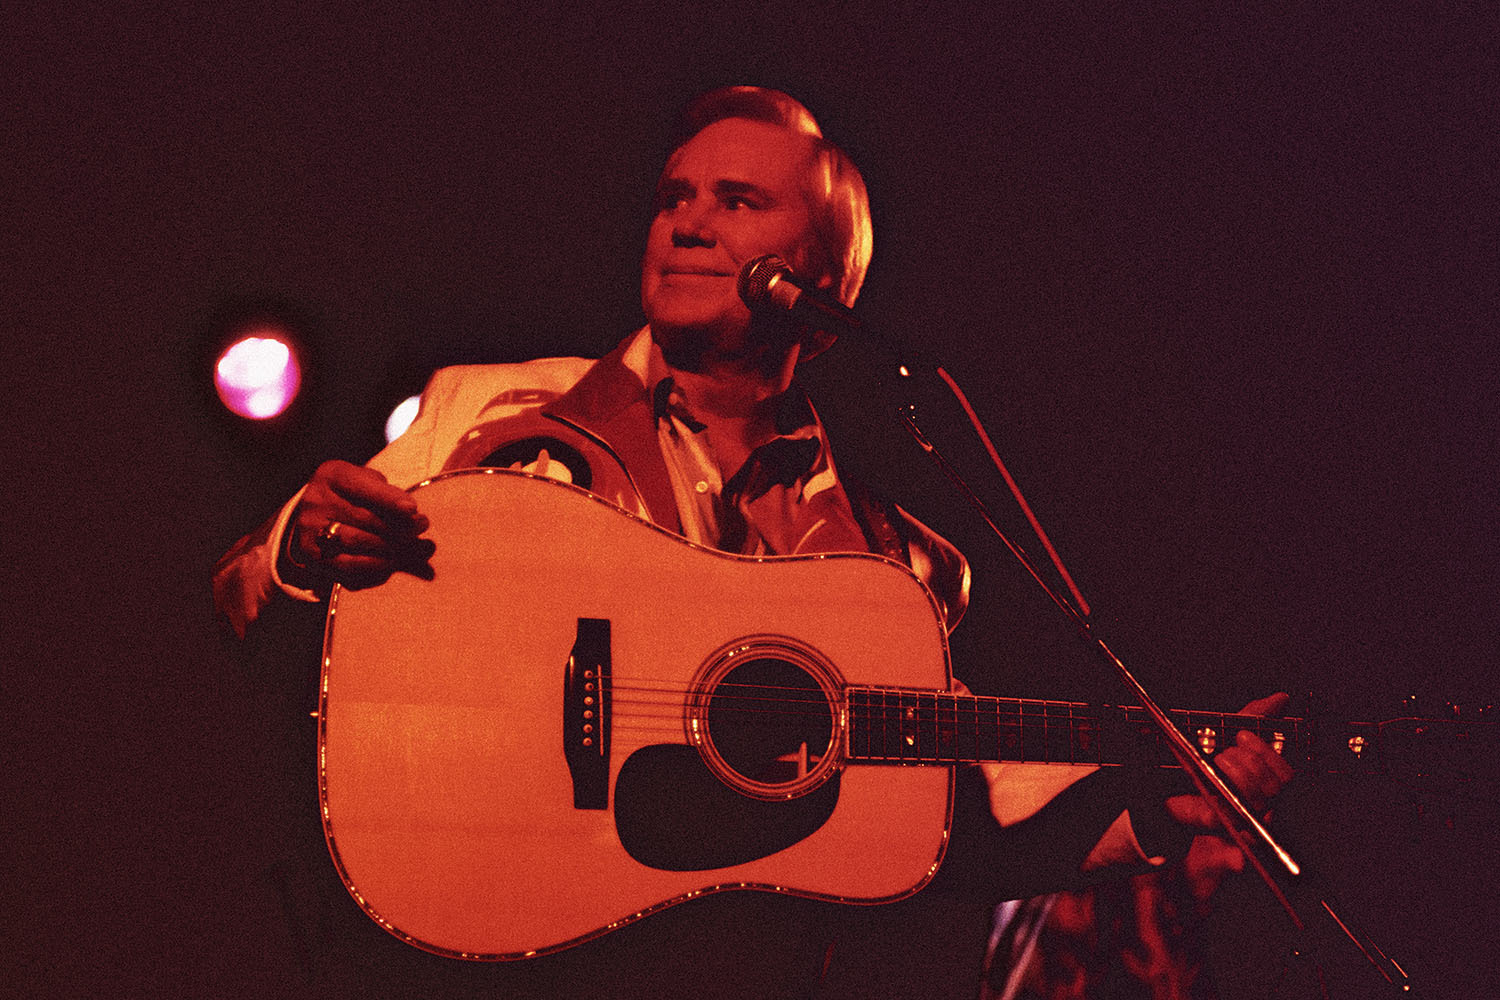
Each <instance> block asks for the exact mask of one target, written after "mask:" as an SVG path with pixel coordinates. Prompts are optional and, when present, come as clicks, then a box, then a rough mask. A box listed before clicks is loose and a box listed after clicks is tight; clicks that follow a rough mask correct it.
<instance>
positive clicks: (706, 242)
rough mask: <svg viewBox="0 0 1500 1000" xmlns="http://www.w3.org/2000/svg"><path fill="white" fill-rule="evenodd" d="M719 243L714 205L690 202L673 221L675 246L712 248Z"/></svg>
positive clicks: (673, 241)
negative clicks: (715, 226) (715, 225)
mask: <svg viewBox="0 0 1500 1000" xmlns="http://www.w3.org/2000/svg"><path fill="white" fill-rule="evenodd" d="M717 242H718V233H717V232H716V230H715V228H714V219H713V206H712V205H708V204H702V203H699V202H689V203H688V204H686V205H684V206H682V208H681V209H680V210H678V212H677V214H676V217H675V218H674V219H673V220H672V245H673V246H676V247H711V246H713V245H714V244H715V243H717Z"/></svg>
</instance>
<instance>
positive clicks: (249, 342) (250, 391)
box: [214, 326, 302, 420]
mask: <svg viewBox="0 0 1500 1000" xmlns="http://www.w3.org/2000/svg"><path fill="white" fill-rule="evenodd" d="M301 384H302V367H301V365H300V364H299V363H298V361H297V352H296V350H295V349H294V348H293V346H292V340H291V337H290V336H289V335H288V334H287V333H286V331H285V330H282V329H280V328H278V327H270V326H266V327H258V328H255V329H251V330H247V331H245V333H244V334H243V335H241V336H240V337H239V338H237V339H236V340H235V342H234V343H233V344H231V345H230V346H229V347H228V348H227V349H226V350H225V351H224V353H223V354H221V355H220V356H219V360H218V363H217V364H215V365H214V388H215V389H216V390H218V393H219V399H220V401H222V402H223V404H224V405H225V406H227V407H228V408H229V409H230V410H231V411H232V412H234V413H237V414H239V415H240V416H242V417H248V418H249V419H251V420H268V419H270V418H271V417H274V416H277V415H278V414H280V413H282V412H283V411H284V410H286V408H287V407H288V406H290V405H291V403H292V400H293V399H295V398H296V397H297V390H298V389H299V388H300V387H301Z"/></svg>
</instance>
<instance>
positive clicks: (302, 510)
mask: <svg viewBox="0 0 1500 1000" xmlns="http://www.w3.org/2000/svg"><path fill="white" fill-rule="evenodd" d="M427 528H428V522H427V518H426V517H424V516H423V515H422V514H421V513H420V512H419V511H418V510H417V503H416V501H415V500H414V499H412V496H411V494H410V493H407V492H406V491H405V490H402V489H399V488H397V487H395V486H392V485H391V484H390V483H388V482H386V479H385V476H383V475H381V474H380V473H378V472H376V471H375V470H374V469H369V468H366V467H364V466H361V465H353V464H351V463H349V462H340V461H329V462H324V463H323V464H322V465H320V466H318V469H317V471H316V472H315V473H313V477H312V479H310V480H309V481H308V483H307V488H306V490H305V491H304V492H303V494H302V499H301V500H300V501H299V502H298V504H297V507H296V509H295V510H294V511H293V512H292V517H291V520H290V521H289V522H288V523H287V528H286V537H285V539H284V544H283V545H282V549H281V553H280V561H279V563H278V564H277V569H278V571H279V572H280V574H281V577H282V579H283V580H286V581H287V582H288V583H291V584H293V585H294V586H309V587H310V586H314V585H316V584H318V583H339V584H342V585H344V586H346V587H351V588H359V587H369V586H373V585H375V584H378V583H383V582H384V581H385V580H387V579H389V578H390V576H391V574H392V573H395V572H396V571H397V570H406V571H408V572H413V573H417V574H419V575H426V573H425V571H427V570H428V567H427V560H428V559H429V558H431V556H432V553H433V551H434V549H435V546H434V545H433V543H432V542H431V541H429V540H428V539H425V538H422V537H420V536H421V534H422V532H424V531H426V530H427Z"/></svg>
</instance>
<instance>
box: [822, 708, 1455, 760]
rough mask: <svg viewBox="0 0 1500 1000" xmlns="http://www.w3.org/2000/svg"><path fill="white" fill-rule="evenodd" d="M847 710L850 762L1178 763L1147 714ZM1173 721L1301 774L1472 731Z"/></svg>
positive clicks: (1408, 722) (1199, 738)
mask: <svg viewBox="0 0 1500 1000" xmlns="http://www.w3.org/2000/svg"><path fill="white" fill-rule="evenodd" d="M847 705H848V710H849V743H848V747H847V751H848V756H849V759H850V760H851V761H859V762H867V763H890V764H949V763H978V762H981V761H1027V762H1035V763H1047V764H1087V765H1093V766H1110V765H1120V764H1124V763H1127V762H1136V763H1147V764H1160V765H1163V766H1175V765H1176V760H1175V758H1173V757H1172V755H1171V752H1170V751H1169V750H1168V748H1167V743H1166V739H1165V737H1164V736H1163V735H1162V734H1161V733H1160V731H1159V730H1158V729H1157V727H1156V725H1155V723H1153V722H1152V720H1151V718H1150V716H1149V715H1148V713H1147V712H1146V710H1145V709H1143V708H1137V707H1129V706H1112V705H1104V706H1092V705H1088V704H1084V703H1082V702H1067V701H1029V700H1024V699H1017V698H994V697H984V696H977V695H958V694H938V693H933V692H926V691H909V690H900V689H892V688H850V689H848V691H847ZM1168 714H1169V715H1170V716H1171V718H1172V720H1173V722H1174V723H1175V724H1176V725H1177V727H1178V729H1180V730H1181V731H1182V733H1183V734H1184V735H1185V736H1187V737H1188V739H1189V741H1190V742H1191V743H1193V745H1194V746H1196V747H1197V748H1198V750H1199V751H1200V752H1201V753H1203V754H1204V755H1212V754H1213V753H1214V752H1215V751H1217V750H1221V749H1224V748H1225V747H1229V746H1232V745H1233V744H1234V740H1235V734H1236V733H1237V732H1239V731H1240V730H1248V731H1250V732H1252V733H1254V734H1256V735H1257V736H1259V737H1260V738H1261V739H1262V740H1264V741H1265V742H1266V743H1267V744H1269V745H1270V746H1271V747H1272V748H1273V749H1275V751H1276V752H1277V753H1279V754H1281V755H1282V756H1284V757H1286V758H1287V759H1288V760H1289V761H1291V762H1292V763H1293V765H1294V766H1307V765H1317V766H1318V767H1319V768H1320V769H1324V770H1329V771H1345V770H1348V771H1353V770H1368V769H1370V768H1371V767H1372V766H1373V762H1375V761H1377V760H1381V759H1383V758H1388V757H1390V756H1391V753H1390V752H1389V751H1391V750H1392V749H1393V748H1394V749H1397V750H1409V749H1411V747H1410V746H1409V745H1408V746H1399V745H1397V744H1403V743H1405V744H1412V743H1414V742H1416V741H1418V740H1421V741H1422V742H1423V744H1424V745H1430V743H1431V737H1432V736H1434V735H1443V736H1447V737H1450V738H1452V737H1463V736H1466V735H1467V734H1468V728H1467V727H1457V726H1456V724H1453V723H1447V722H1445V721H1435V720H1424V719H1393V720H1390V721H1387V722H1379V723H1376V722H1324V721H1322V720H1319V724H1318V725H1316V726H1315V725H1314V724H1313V723H1312V722H1311V721H1310V720H1307V719H1293V718H1266V717H1263V716H1248V715H1232V714H1224V713H1219V712H1198V711H1186V710H1174V711H1172V712H1170V713H1168ZM1398 737H1400V738H1398ZM1393 745H1394V746H1393ZM1377 748H1378V752H1377ZM1404 756H1408V757H1409V756H1410V755H1409V754H1407V755H1404ZM1433 756H1435V755H1433ZM1420 763H1421V761H1420V759H1419V760H1418V764H1420Z"/></svg>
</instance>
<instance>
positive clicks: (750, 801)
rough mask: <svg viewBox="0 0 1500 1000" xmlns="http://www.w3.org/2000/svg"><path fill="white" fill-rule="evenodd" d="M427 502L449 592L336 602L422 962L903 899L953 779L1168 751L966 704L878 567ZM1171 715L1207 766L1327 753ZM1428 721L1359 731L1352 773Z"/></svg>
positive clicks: (330, 837) (1032, 712)
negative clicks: (695, 915) (797, 907)
mask: <svg viewBox="0 0 1500 1000" xmlns="http://www.w3.org/2000/svg"><path fill="white" fill-rule="evenodd" d="M415 489H416V490H417V491H419V492H420V493H421V496H420V498H419V503H420V504H421V507H422V510H423V512H424V513H425V514H426V515H427V517H428V518H429V520H430V521H431V525H432V526H431V529H430V532H429V537H430V538H431V539H432V540H433V541H434V542H435V543H436V546H437V549H436V553H435V555H434V556H433V558H432V561H431V566H432V571H433V572H432V575H431V578H430V579H422V578H418V577H416V576H411V575H404V574H398V575H396V576H394V577H392V578H391V579H390V580H389V581H387V582H386V583H384V584H382V585H380V586H378V587H372V588H368V589H364V590H347V589H343V588H335V591H334V594H333V596H332V599H331V601H330V605H329V611H328V618H327V625H326V630H325V635H324V648H323V665H322V682H321V692H320V705H319V713H318V718H319V723H318V771H319V774H318V780H319V794H320V803H321V811H322V820H323V828H324V832H325V834H326V837H327V841H328V846H329V849H330V850H331V852H332V855H333V859H334V862H335V865H336V867H337V870H338V872H339V875H340V877H341V878H342V880H343V881H344V884H345V885H346V886H347V887H348V889H349V892H350V893H351V894H352V895H353V897H354V899H355V900H356V901H357V902H358V904H359V905H360V906H361V907H362V908H363V909H364V911H365V912H366V913H367V914H368V915H369V916H370V917H371V918H373V919H374V920H375V921H376V922H378V923H379V924H380V925H381V926H382V927H384V928H385V929H387V930H388V931H390V932H391V933H393V934H395V935H396V936H398V937H399V938H401V939H402V940H404V941H406V942H408V943H410V944H412V945H415V946H417V947H420V948H424V949H427V950H429V951H432V952H436V953H439V954H443V955H449V956H453V957H459V958H466V959H487V960H501V959H522V958H527V957H531V956H534V955H539V954H543V953H547V952H553V951H558V950H560V949H563V948H567V947H569V946H572V945H575V944H578V943H580V942H583V941H586V940H589V939H591V938H594V937H596V936H598V935H601V934H604V933H606V932H608V931H610V930H612V929H614V928H617V927H619V926H621V925H623V924H626V923H629V922H632V921H635V920H638V919H640V918H642V917H645V916H647V915H648V914H651V913H653V912H655V911H657V910H660V909H662V908H664V907H667V906H671V905H673V904H676V903H681V902H683V901H686V900H690V899H693V898H695V897H698V896H701V895H704V894H707V893H714V892H721V891H725V890H734V889H756V890H763V891H768V892H777V893H791V894H796V895H799V896H805V897H812V898H818V899H824V900H834V901H841V902H848V903H864V904H874V903H883V902H888V901H893V900H897V899H900V898H903V897H905V896H909V895H911V894H912V893H915V892H917V891H918V890H919V889H921V888H922V887H923V886H924V885H925V884H926V883H927V882H928V881H929V880H930V879H931V878H932V876H933V875H934V873H935V872H936V871H937V868H938V866H939V864H940V863H941V862H942V859H943V854H944V850H945V846H946V842H947V836H948V830H949V825H950V819H951V813H952V801H953V782H954V765H955V764H957V763H960V762H972V761H981V760H1016V761H1045V762H1052V763H1071V764H1089V765H1107V764H1112V763H1119V762H1121V761H1123V760H1125V759H1127V758H1137V759H1138V756H1139V754H1140V752H1141V749H1140V747H1141V734H1142V733H1146V734H1148V735H1147V737H1146V738H1147V739H1148V740H1149V739H1150V736H1149V732H1150V725H1149V723H1148V722H1146V721H1145V719H1144V718H1143V717H1142V715H1141V713H1139V712H1138V711H1136V712H1132V711H1131V710H1129V709H1118V708H1116V709H1104V710H1096V709H1092V708H1090V707H1089V706H1087V705H1083V704H1078V703H1071V702H1061V701H1021V700H1016V699H1006V698H992V697H977V696H969V695H959V694H953V693H950V690H949V689H950V686H951V684H950V682H951V675H950V672H949V659H948V646H947V636H946V633H945V631H944V628H943V624H942V620H941V618H940V616H939V613H938V608H937V605H936V603H935V601H934V599H933V597H932V595H931V594H930V593H929V592H928V591H927V589H926V588H925V587H924V586H923V585H922V583H921V582H920V581H919V580H918V579H917V578H916V576H915V575H913V574H912V572H911V571H910V570H909V569H908V568H907V567H905V566H903V565H900V564H898V563H895V562H892V561H890V560H888V559H885V558H883V557H881V556H877V555H868V554H856V553H847V554H831V555H815V556H792V557H770V558H752V557H744V556H734V555H728V554H725V553H722V552H718V551H714V550H711V549H707V548H703V547H700V546H696V545H693V544H691V543H688V542H686V541H684V540H683V539H682V538H680V537H678V536H676V535H673V534H671V533H668V532H666V531H663V530H661V529H659V528H657V527H655V526H653V525H651V524H649V523H646V522H644V521H642V520H640V519H638V518H636V517H633V516H631V515H630V514H627V513H625V512H623V511H621V510H619V509H618V508H616V507H614V506H612V505H610V504H608V503H606V502H604V501H602V500H600V499H598V498H597V497H595V496H594V495H592V494H590V493H587V492H585V491H583V490H581V489H578V488H576V487H573V486H571V485H568V484H565V483H560V482H557V481H554V480H551V479H545V478H540V477H536V476H531V475H527V474H525V473H520V472H512V471H505V470H498V469H474V470H463V471H459V472H453V473H448V474H445V475H443V476H441V477H439V478H437V479H434V480H431V481H429V482H426V483H423V484H422V485H420V486H418V487H416V488H415ZM1177 718H1178V720H1179V721H1180V724H1181V725H1182V726H1183V727H1184V732H1187V733H1190V734H1192V735H1193V737H1194V739H1195V740H1196V741H1197V743H1198V744H1199V746H1200V747H1201V748H1202V749H1203V751H1204V752H1212V751H1213V749H1214V747H1215V745H1216V744H1217V743H1218V742H1219V741H1221V740H1225V739H1228V740H1232V738H1233V737H1232V734H1233V733H1234V731H1235V730H1237V729H1246V728H1248V729H1251V730H1253V731H1256V732H1258V733H1260V734H1261V735H1262V736H1263V738H1265V739H1266V740H1268V741H1270V742H1272V744H1273V745H1274V746H1276V747H1277V749H1278V751H1280V752H1282V753H1284V754H1286V755H1287V756H1288V757H1289V758H1293V759H1294V761H1295V765H1294V766H1300V764H1301V763H1302V762H1305V761H1307V760H1308V759H1310V758H1311V756H1312V755H1313V753H1314V751H1315V749H1317V746H1316V745H1318V744H1319V741H1318V740H1316V739H1315V736H1314V733H1313V732H1312V730H1311V729H1310V727H1308V726H1306V725H1304V724H1303V723H1302V722H1300V721H1298V720H1287V719H1261V718H1236V717H1233V716H1225V715H1222V714H1214V713H1199V712H1184V713H1177ZM1430 725H1431V724H1430V723H1426V722H1423V721H1421V720H1397V721H1395V722H1391V723H1381V724H1354V725H1351V726H1348V727H1343V728H1341V729H1340V730H1339V731H1338V732H1337V733H1336V734H1334V735H1333V737H1332V742H1331V745H1332V747H1333V750H1334V754H1333V757H1334V761H1333V766H1334V767H1335V768H1339V767H1344V768H1350V769H1353V768H1360V767H1367V766H1369V763H1370V761H1371V760H1372V759H1375V758H1378V756H1379V755H1380V753H1381V752H1383V750H1384V749H1387V748H1388V747H1389V746H1390V745H1392V744H1401V743H1402V742H1403V741H1407V742H1410V741H1412V740H1416V739H1418V738H1419V737H1421V736H1422V735H1423V733H1425V731H1426V730H1425V728H1424V727H1427V726H1430ZM1325 736H1326V734H1325ZM1321 744H1322V745H1327V744H1329V740H1328V739H1326V738H1325V739H1324V740H1322V741H1321Z"/></svg>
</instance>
